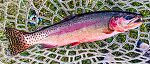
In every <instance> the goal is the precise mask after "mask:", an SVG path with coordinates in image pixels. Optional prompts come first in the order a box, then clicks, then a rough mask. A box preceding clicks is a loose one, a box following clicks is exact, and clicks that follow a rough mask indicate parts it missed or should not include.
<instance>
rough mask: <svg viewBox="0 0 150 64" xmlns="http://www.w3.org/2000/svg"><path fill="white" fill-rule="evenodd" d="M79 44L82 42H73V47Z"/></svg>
mask: <svg viewBox="0 0 150 64" xmlns="http://www.w3.org/2000/svg"><path fill="white" fill-rule="evenodd" d="M79 44H80V42H73V43H71V47H75V46H77V45H79Z"/></svg>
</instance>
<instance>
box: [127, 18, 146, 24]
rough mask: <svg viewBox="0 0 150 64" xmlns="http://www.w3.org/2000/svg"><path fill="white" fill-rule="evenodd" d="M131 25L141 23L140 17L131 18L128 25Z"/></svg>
mask: <svg viewBox="0 0 150 64" xmlns="http://www.w3.org/2000/svg"><path fill="white" fill-rule="evenodd" d="M132 23H143V19H142V16H136V17H134V18H132V19H131V20H130V22H129V23H128V24H132Z"/></svg>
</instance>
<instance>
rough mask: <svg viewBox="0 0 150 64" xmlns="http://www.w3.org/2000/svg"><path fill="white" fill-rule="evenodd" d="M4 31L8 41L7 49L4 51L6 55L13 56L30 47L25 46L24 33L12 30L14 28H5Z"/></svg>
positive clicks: (28, 45)
mask: <svg viewBox="0 0 150 64" xmlns="http://www.w3.org/2000/svg"><path fill="white" fill-rule="evenodd" d="M5 29H6V37H7V38H8V39H9V42H10V43H9V44H8V48H7V50H6V55H8V56H14V55H17V54H18V53H20V52H22V51H24V50H26V49H27V48H29V47H30V46H31V45H30V44H27V41H26V40H25V38H24V35H25V34H27V33H26V32H23V31H20V30H17V29H14V28H7V27H6V28H5Z"/></svg>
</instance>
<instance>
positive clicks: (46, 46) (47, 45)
mask: <svg viewBox="0 0 150 64" xmlns="http://www.w3.org/2000/svg"><path fill="white" fill-rule="evenodd" d="M54 47H56V45H50V44H41V47H40V48H54Z"/></svg>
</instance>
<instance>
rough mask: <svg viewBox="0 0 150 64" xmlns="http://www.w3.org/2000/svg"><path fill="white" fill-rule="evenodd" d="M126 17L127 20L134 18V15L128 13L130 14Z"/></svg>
mask: <svg viewBox="0 0 150 64" xmlns="http://www.w3.org/2000/svg"><path fill="white" fill-rule="evenodd" d="M124 18H125V19H126V20H131V19H132V18H134V17H133V16H129V15H128V16H125V17H124Z"/></svg>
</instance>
